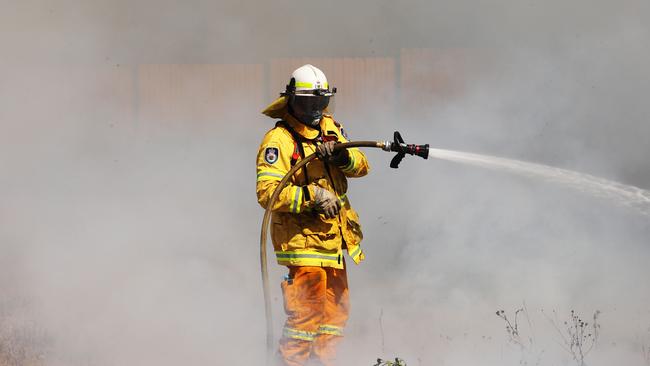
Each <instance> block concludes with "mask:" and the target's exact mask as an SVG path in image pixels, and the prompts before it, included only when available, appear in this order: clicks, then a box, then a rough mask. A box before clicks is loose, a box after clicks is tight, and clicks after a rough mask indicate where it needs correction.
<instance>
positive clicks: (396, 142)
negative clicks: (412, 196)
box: [260, 131, 429, 359]
mask: <svg viewBox="0 0 650 366" xmlns="http://www.w3.org/2000/svg"><path fill="white" fill-rule="evenodd" d="M353 147H374V148H379V149H382V150H384V151H388V152H395V153H397V155H395V157H394V158H393V159H392V160H391V162H390V167H391V168H395V169H397V168H398V167H399V164H400V163H401V162H402V159H404V157H405V156H406V154H409V155H417V156H419V157H421V158H424V159H428V158H429V144H426V145H414V144H406V143H405V142H404V139H402V136H401V135H400V133H399V132H397V131H395V133H394V134H393V141H392V142H391V141H351V142H345V143H340V144H336V145H334V151H340V150H341V149H349V148H353ZM316 158H317V157H316V154H311V155H309V156H307V157H305V158H304V159H302V160H300V161H298V162H297V163H296V165H294V166H293V167H292V168H291V169H290V170H289V172H287V174H285V176H284V177H283V178H282V180H281V181H280V184H278V186H277V187H276V188H275V191H274V192H273V195H272V196H271V199H270V200H269V202H268V204H267V206H266V210H265V211H264V219H263V220H262V232H261V236H260V263H261V270H262V287H263V290H264V310H265V314H266V347H267V352H268V353H267V357H268V359H270V356H271V355H272V352H273V314H272V311H271V295H270V290H269V274H268V266H267V255H266V238H267V236H268V228H269V221H270V219H271V207H273V205H274V204H275V201H276V200H277V199H278V197H279V196H280V192H282V190H283V189H284V187H285V186H286V185H287V182H289V179H291V177H292V176H293V175H294V174H295V173H296V172H297V171H298V170H299V169H301V168H302V167H303V166H304V165H306V164H307V163H309V162H310V161H312V160H314V159H316Z"/></svg>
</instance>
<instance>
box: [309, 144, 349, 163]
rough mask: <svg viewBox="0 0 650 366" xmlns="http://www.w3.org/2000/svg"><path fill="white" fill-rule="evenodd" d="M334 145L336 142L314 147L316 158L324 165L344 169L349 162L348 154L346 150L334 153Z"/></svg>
mask: <svg viewBox="0 0 650 366" xmlns="http://www.w3.org/2000/svg"><path fill="white" fill-rule="evenodd" d="M336 144H337V142H336V141H327V142H323V143H322V144H320V145H318V146H316V156H318V158H319V159H321V160H322V161H324V162H326V163H329V164H334V165H336V166H339V167H344V166H346V165H348V163H349V162H350V154H349V153H348V150H347V149H339V150H338V151H334V145H336Z"/></svg>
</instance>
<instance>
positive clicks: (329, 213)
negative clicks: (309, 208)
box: [312, 186, 341, 219]
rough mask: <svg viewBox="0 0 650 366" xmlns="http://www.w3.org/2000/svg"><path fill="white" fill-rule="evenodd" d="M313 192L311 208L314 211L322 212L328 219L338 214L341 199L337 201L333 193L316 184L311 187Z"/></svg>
mask: <svg viewBox="0 0 650 366" xmlns="http://www.w3.org/2000/svg"><path fill="white" fill-rule="evenodd" d="M313 192H314V195H313V197H312V200H313V201H314V206H313V209H314V210H315V211H316V212H320V213H322V214H324V215H325V217H327V218H328V219H332V218H334V217H336V216H337V215H338V214H339V211H340V210H341V201H339V199H338V197H336V195H335V194H334V193H332V192H330V191H328V190H327V189H325V188H321V187H318V186H314V187H313Z"/></svg>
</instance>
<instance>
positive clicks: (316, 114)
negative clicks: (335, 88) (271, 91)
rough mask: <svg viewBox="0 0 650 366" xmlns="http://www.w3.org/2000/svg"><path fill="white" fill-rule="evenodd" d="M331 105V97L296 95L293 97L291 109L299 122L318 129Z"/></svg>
mask: <svg viewBox="0 0 650 366" xmlns="http://www.w3.org/2000/svg"><path fill="white" fill-rule="evenodd" d="M329 103H330V97H329V96H320V95H309V96H306V95H295V96H292V97H291V99H290V103H289V107H290V108H291V110H290V112H291V114H292V115H293V116H294V117H296V119H297V120H298V121H300V122H301V123H303V124H305V125H307V126H309V127H318V125H319V124H320V120H321V119H322V118H323V110H324V109H325V108H327V106H328V105H329Z"/></svg>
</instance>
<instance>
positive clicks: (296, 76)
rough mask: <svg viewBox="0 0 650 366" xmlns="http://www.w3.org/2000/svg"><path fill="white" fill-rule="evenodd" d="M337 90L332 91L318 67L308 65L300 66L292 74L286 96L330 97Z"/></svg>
mask: <svg viewBox="0 0 650 366" xmlns="http://www.w3.org/2000/svg"><path fill="white" fill-rule="evenodd" d="M334 93H336V88H334V89H333V90H330V88H329V84H328V83H327V77H325V74H324V73H323V72H322V71H321V70H320V69H319V68H317V67H315V66H313V65H310V64H307V65H303V66H300V67H299V68H297V69H296V70H294V72H293V73H292V74H291V81H290V82H289V85H287V89H286V92H285V94H297V95H314V96H326V97H330V96H332V95H333V94H334Z"/></svg>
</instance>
